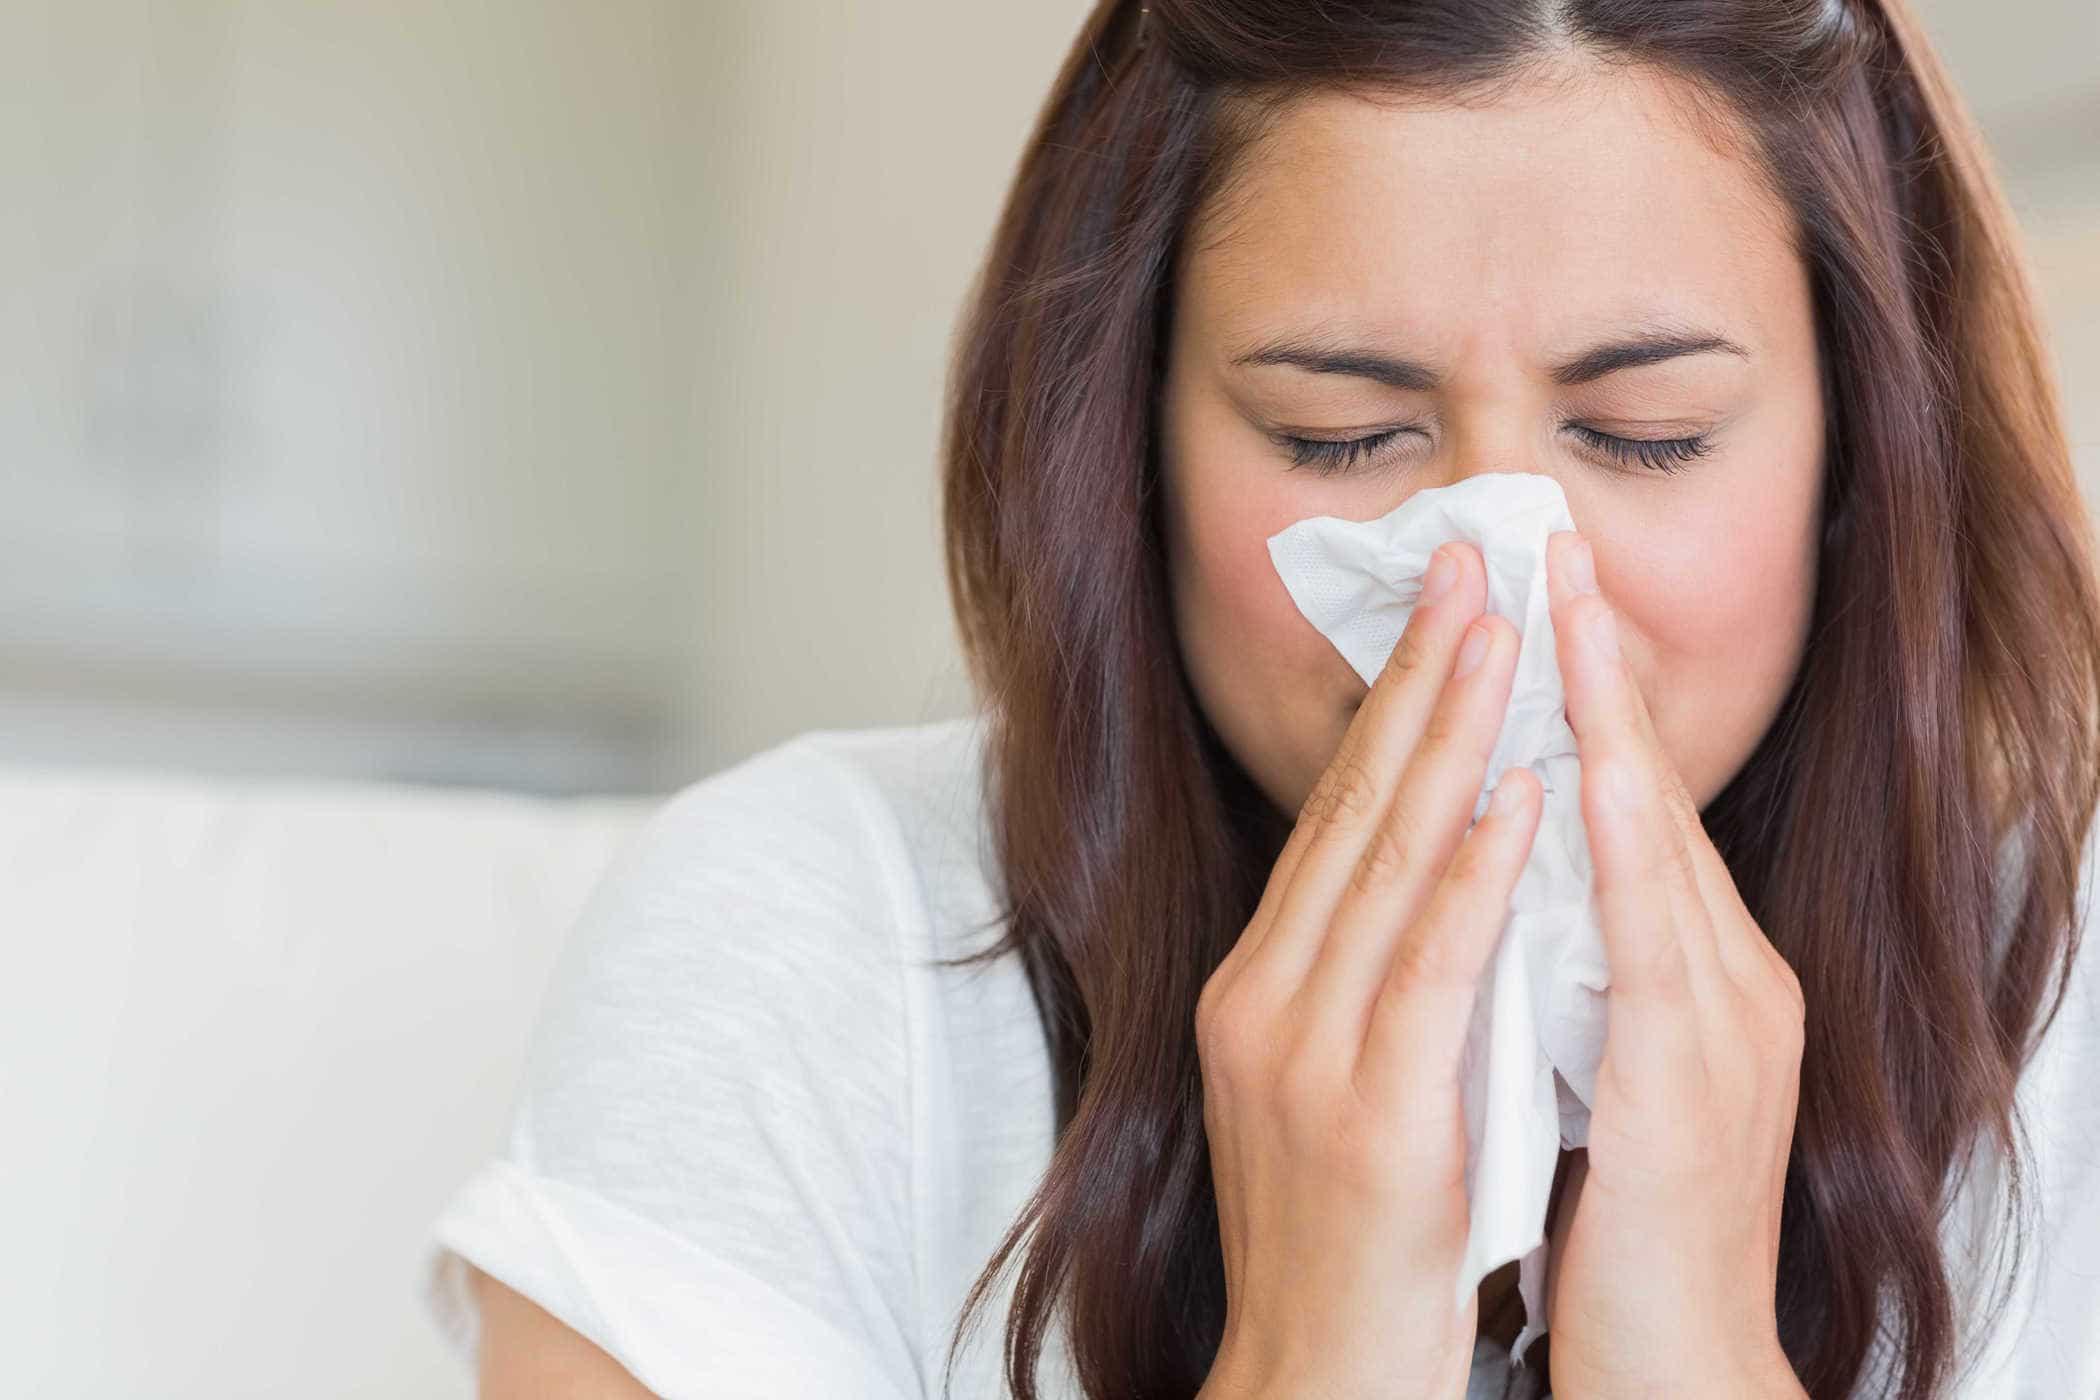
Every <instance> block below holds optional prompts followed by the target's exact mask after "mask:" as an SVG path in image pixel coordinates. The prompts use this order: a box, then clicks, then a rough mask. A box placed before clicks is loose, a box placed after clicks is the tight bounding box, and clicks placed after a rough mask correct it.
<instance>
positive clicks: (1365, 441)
mask: <svg viewBox="0 0 2100 1400" xmlns="http://www.w3.org/2000/svg"><path fill="white" fill-rule="evenodd" d="M1564 426H1566V427H1567V428H1568V429H1570V430H1571V431H1573V432H1574V434H1575V435H1576V436H1577V437H1579V438H1581V439H1582V440H1583V441H1585V442H1587V443H1589V444H1590V445H1591V446H1592V447H1595V448H1597V449H1598V450H1599V451H1602V452H1606V453H1609V454H1610V455H1611V456H1613V457H1616V458H1618V459H1619V460H1620V461H1622V462H1634V463H1638V464H1639V465H1641V466H1643V467H1647V468H1649V469H1651V470H1653V471H1658V472H1661V473H1663V474H1664V475H1665V476H1667V475H1671V474H1673V473H1676V472H1681V471H1683V470H1684V469H1685V467H1686V466H1687V465H1689V464H1690V463H1691V462H1693V461H1694V460H1696V459H1697V458H1700V457H1704V456H1705V455H1706V454H1707V453H1708V452H1710V451H1712V450H1713V439H1711V438H1708V437H1687V438H1622V437H1613V436H1612V435H1611V434H1610V433H1600V432H1598V431H1597V430H1596V429H1594V428H1586V427H1584V426H1583V425H1581V424H1580V423H1569V424H1565V425H1564ZM1407 431H1409V429H1406V428H1391V429H1388V430H1387V431H1385V432H1382V433H1372V434H1371V435H1370V436H1368V437H1360V438H1350V439H1348V440H1347V441H1344V442H1322V441H1319V440H1318V439H1315V438H1301V437H1291V436H1288V435H1285V436H1282V437H1281V438H1280V439H1279V441H1280V442H1281V443H1282V444H1283V446H1285V447H1287V448H1289V449H1290V451H1291V467H1292V469H1293V470H1296V469H1297V468H1299V467H1311V468H1312V469H1313V470H1314V471H1315V472H1316V473H1318V474H1319V475H1321V476H1331V475H1333V474H1334V473H1336V472H1342V471H1347V470H1348V469H1349V468H1350V467H1352V466H1354V465H1355V464H1356V462H1357V461H1358V460H1359V459H1360V458H1362V457H1363V456H1365V455H1366V454H1368V453H1370V452H1374V451H1376V450H1377V449H1378V448H1380V447H1383V446H1384V445H1385V444H1386V443H1388V442H1390V441H1392V440H1393V439H1394V438H1396V437H1398V436H1400V434H1402V433H1404V432H1407Z"/></svg>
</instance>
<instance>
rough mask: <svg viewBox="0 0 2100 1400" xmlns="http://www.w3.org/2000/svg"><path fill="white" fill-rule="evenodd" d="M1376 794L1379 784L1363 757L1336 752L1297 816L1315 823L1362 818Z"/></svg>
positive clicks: (1330, 823) (1368, 810)
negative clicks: (1361, 758)
mask: <svg viewBox="0 0 2100 1400" xmlns="http://www.w3.org/2000/svg"><path fill="white" fill-rule="evenodd" d="M1377 795H1378V785H1377V783H1376V782H1375V781H1374V780H1373V778H1372V777H1371V772H1370V770H1369V769H1367V768H1365V767H1364V765H1363V762H1362V760H1360V759H1359V758H1357V757H1356V756H1355V755H1354V754H1341V755H1337V756H1336V758H1335V760H1334V762H1332V763H1330V764H1328V765H1327V768H1326V771H1324V772H1322V773H1321V774H1320V780H1319V781H1318V782H1316V783H1314V784H1313V790H1312V792H1311V794H1310V795H1308V796H1307V797H1306V799H1305V806H1304V807H1303V809H1302V810H1301V811H1300V812H1299V814H1298V819H1299V820H1300V821H1301V822H1310V823H1312V824H1313V825H1315V826H1318V827H1332V826H1336V825H1339V824H1341V823H1344V822H1351V821H1361V820H1363V819H1364V818H1365V817H1366V816H1367V815H1368V814H1369V813H1370V812H1371V810H1372V808H1373V806H1374V805H1375V804H1376V802H1377Z"/></svg>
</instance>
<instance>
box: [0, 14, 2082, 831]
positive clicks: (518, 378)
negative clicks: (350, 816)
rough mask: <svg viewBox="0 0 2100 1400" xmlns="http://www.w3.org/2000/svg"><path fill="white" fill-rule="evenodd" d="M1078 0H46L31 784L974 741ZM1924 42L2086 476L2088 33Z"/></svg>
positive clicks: (11, 127) (36, 311)
mask: <svg viewBox="0 0 2100 1400" xmlns="http://www.w3.org/2000/svg"><path fill="white" fill-rule="evenodd" d="M1084 8H1085V7H1084V6H1083V5H1082V4H1080V3H1078V0H1041V2H1040V3H1035V4H1003V5H999V6H982V5H969V4H962V3H958V2H957V0H922V2H921V3H913V4H904V3H892V4H884V5H871V4H865V3H861V4H853V3H846V2H845V0H838V2H837V3H823V2H822V0H772V2H771V3H729V2H728V0H594V3H592V4H589V5H583V4H554V3H533V2H532V0H510V3H504V4H500V5H499V4H493V3H487V0H480V2H479V3H477V2H476V0H459V2H458V3H448V4H443V5H439V4H431V3H420V2H419V0H361V3H355V4H351V3H330V0H298V3H271V4H262V3H242V0H162V3H148V0H67V2H66V3H48V4H34V3H24V0H6V3H5V5H4V6H0V13H4V14H6V15H7V17H8V18H7V20H6V22H5V32H4V34H0V92H4V93H5V94H6V97H5V99H4V100H5V102H6V104H7V119H6V120H5V121H4V122H0V178H4V180H5V186H4V188H5V192H6V194H5V198H6V217H5V218H4V219H0V260H4V265H5V266H6V267H8V268H10V269H11V270H12V272H11V275H10V276H9V277H8V278H6V279H5V284H4V289H0V297H4V299H5V300H4V301H0V474H4V475H0V485H4V489H5V490H6V493H7V496H8V499H9V502H10V507H11V508H10V509H9V510H8V511H7V512H6V514H5V517H4V519H0V532H4V533H0V756H5V757H9V758H18V759H32V760H40V759H51V760H75V761H92V762H97V763H121V764H139V763H145V764H155V765H169V766H176V767H181V768H184V769H195V770H207V771H241V772H294V773H330V774H345V775H356V776H378V777H387V778H407V779H415V780H424V781H439V782H466V783H477V784H492V785H500V786H504V787H511V788H517V789H522V790H530V791H540V792H572V791H585V790H634V791H646V790H659V789H664V788H667V787H669V786H672V785H675V784H676V783H677V782H678V781H679V780H680V779H682V778H685V777H688V776H690V775H692V774H695V773H697V772H700V771H704V770H707V769H709V768H712V767H714V766H717V765H719V764H720V763H722V762H724V761H726V760H727V759H729V758H731V757H733V756H736V755H739V754H741V753H744V752H746V751H748V750H750V749H752V748H754V747H756V746H759V745H761V744H764V743H766V742H769V741H771V740H773V739H776V738H780V737H784V736H785V735H787V734H789V733H792V732H795V731H797V730H799V729H802V728H806V727H809V726H812V725H815V724H860V723H887V722H895V721H908V720H914V719H919V718H934V717H940V716H945V715H949V714H954V713H960V712H961V711H962V710H963V709H964V708H966V707H967V706H968V704H969V696H968V693H967V687H966V685H965V683H964V680H963V677H962V674H961V670H960V667H959V664H958V662H957V659H956V655H955V650H954V645H953V641H952V638H951V634H950V626H949V620H948V613H947V607H946V603H945V598H944V593H943V585H942V580H941V574H940V567H939V553H938V536H937V531H936V520H935V502H936V496H935V476H934V454H935V437H936V431H937V425H938V412H939V390H940V385H941V376H942V368H943V355H944V352H945V350H946V346H947V338H948V336H949V333H950V330H951V328H952V325H953V322H954V318H955V315H956V312H957V310H958V307H959V303H960V298H961V296H962V294H963V290H964V285H965V280H966V278H967V277H968V275H969V273H970V271H971V270H972V268H973V266H974V264H975V261H976V258H977V256H978V254H979V251H980V250H981V248H982V246H983V244H984V241H985V239H986V237H987V236H988V234H989V231H990V227H991V222H992V219H993V216H994V213H995V209H996V204H997V200H998V197H999V195H1000V193H1001V189H1002V182H1003V181H1004V179H1005V177H1006V175H1007V173H1008V171H1009V169H1010V167H1011V164H1012V162H1013V159H1014V157H1015V155H1016V153H1017V151H1018V148H1019V144H1020V141H1021V139H1022V137H1023V134H1024V132H1025V129H1026V124H1027V122H1028V119H1029V117H1030V115H1031V113H1032V108H1033V106H1034V104H1035V103H1036V102H1037V101H1038V100H1039V98H1040V97H1041V95H1042V92H1043V89H1044V88H1045V86H1046V85H1047V83H1048V81H1049V79H1050V77H1051V74H1052V72H1053V70H1054V66H1055V63H1056V61H1057V59H1058V57H1059V56H1060V54H1061V52H1062V50H1063V47H1064V45H1065V43H1066V42H1067V41H1068V39H1069V38H1070V35H1071V32H1072V29H1073V27H1074V25H1075V24H1076V23H1077V20H1078V17H1079V16H1080V15H1081V14H1082V13H1083V11H1084ZM1922 8H1923V9H1924V11H1925V13H1926V16H1927V18H1928V20H1929V21H1930V22H1931V24H1932V26H1933V28H1934V29H1935V31H1936V32H1937V33H1938V35H1939V36H1940V39H1941V42H1942V45H1943V48H1944V52H1945V54H1946V56H1947V57H1948V59H1949V60H1950V62H1951V63H1952V65H1953V67H1954V69H1955V72H1956V75H1957V77H1958V79H1959V80H1960V81H1961V82H1962V83H1963V84H1964V85H1965V89H1966V92H1967V94H1968V96H1969V98H1970V100H1971V102H1972V103H1973V105H1974V107H1975V108H1976V110H1977V112H1978V113H1979V115H1980V116H1981V117H1982V119H1983V121H1984V124H1985V126H1986V127H1987V129H1988V131H1989V134H1990V136H1991V138H1992V140H1993V141H1994V143H1995V146H1996V149H1997V152H1998V154H1999V157H2000V159H2001V161H2002V163H2003V170H2004V174H2005V176H2006V179H2007V181H2008V183H2009V185H2010V189H2011V192H2012V194H2013V196H2014V198H2015V199H2016V201H2017V202H2018V205H2019V209H2020V213H2021V215H2022V217H2023V219H2024V221H2025V227H2026V230H2027V234H2028V237H2029V240H2030V249H2031V253H2032V256H2033V259H2034V263H2035V269H2036V271H2037V273H2038V274H2039V278H2040V281H2041V284H2042V287H2043V289H2044V291H2045V292H2046V294H2047V297H2048V302H2049V311H2050V315H2051V322H2052V330H2053V332H2054V335H2055V338H2056V342H2055V349H2056V353H2057V355H2058V358H2059V363H2060V365H2061V368H2062V372H2063V376H2064V380H2065V383H2066V385H2067V386H2068V387H2069V388H2070V390H2071V392H2069V394H2068V401H2069V405H2070V408H2071V412H2072V415H2073V422H2072V428H2073V431H2074V433H2075V435H2076V437H2077V440H2078V451H2079V453H2080V454H2081V461H2082V464H2083V466H2084V468H2085V470H2086V471H2087V473H2088V475H2089V476H2090V475H2091V474H2092V473H2094V472H2100V457H2096V443H2100V400H2096V396H2095V394H2094V393H2092V392H2090V386H2092V385H2094V384H2095V383H2096V382H2100V339H2096V337H2100V4H2096V3H2095V0H2003V2H2002V3H1997V4H1990V5H1981V4H1977V3H1974V0H1925V3H1923V5H1922ZM959 113H967V114H968V117H967V119H966V120H963V119H958V114H959ZM2080 386H2087V389H2088V391H2087V392H2078V390H2079V388H2080Z"/></svg>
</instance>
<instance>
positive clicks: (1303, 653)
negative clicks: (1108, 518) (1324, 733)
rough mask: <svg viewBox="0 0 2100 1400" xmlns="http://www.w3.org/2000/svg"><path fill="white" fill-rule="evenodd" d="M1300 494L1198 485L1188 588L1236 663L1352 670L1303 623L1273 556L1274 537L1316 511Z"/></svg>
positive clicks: (1190, 522)
mask: <svg viewBox="0 0 2100 1400" xmlns="http://www.w3.org/2000/svg"><path fill="white" fill-rule="evenodd" d="M1318 513H1319V511H1318V509H1317V508H1314V507H1310V506H1308V504H1307V502H1306V501H1305V500H1304V499H1302V493H1298V492H1293V491H1290V490H1288V489H1284V488H1282V487H1279V486H1250V485H1248V484H1246V482H1245V480H1244V479H1242V480H1241V481H1239V482H1238V483H1236V485H1235V489H1232V490H1215V491H1204V490H1201V489H1200V488H1199V490H1198V491H1197V492H1196V493H1195V495H1194V498H1193V504H1192V505H1191V507H1190V509H1189V512H1188V515H1187V517H1186V519H1185V521H1184V523H1183V532H1184V533H1183V540H1182V543H1183V546H1184V549H1185V552H1186V560H1185V563H1184V565H1183V568H1182V571H1181V572H1182V575H1183V577H1182V580H1181V585H1182V588H1183V589H1184V590H1185V591H1186V592H1187V594H1188V602H1189V603H1190V604H1192V605H1193V608H1192V609H1190V610H1191V611H1194V612H1196V613H1198V614H1200V616H1199V617H1198V618H1195V619H1193V620H1196V621H1198V622H1199V623H1200V625H1201V626H1202V628H1203V630H1204V631H1205V632H1206V633H1207V634H1209V636H1210V638H1211V639H1212V640H1214V641H1216V642H1217V643H1218V644H1219V645H1220V646H1222V647H1227V648H1229V649H1230V651H1231V653H1232V657H1231V661H1232V664H1233V665H1235V666H1238V667H1245V668H1251V669H1258V670H1263V671H1273V670H1275V669H1278V666H1279V663H1280V665H1281V667H1282V668H1284V669H1290V670H1303V669H1305V668H1306V666H1307V664H1308V661H1310V662H1313V663H1316V664H1317V665H1318V666H1319V668H1320V669H1322V670H1326V669H1328V668H1327V667H1326V664H1325V662H1326V658H1328V657H1332V659H1333V660H1334V662H1336V663H1337V664H1339V665H1340V666H1341V668H1342V670H1343V671H1344V672H1345V673H1347V674H1349V675H1350V676H1352V677H1353V676H1354V674H1355V673H1354V672H1351V671H1349V669H1348V665H1347V663H1346V662H1343V661H1342V660H1341V657H1340V654H1339V653H1336V652H1335V651H1334V649H1333V647H1332V646H1331V645H1330V644H1329V643H1328V641H1327V639H1326V638H1325V637H1322V636H1321V635H1320V634H1319V632H1318V630H1316V629H1315V628H1314V627H1313V625H1312V624H1311V623H1309V622H1307V621H1306V620H1305V617H1304V615H1303V614H1301V613H1300V612H1299V611H1298V605H1297V604H1296V603H1293V602H1292V601H1291V595H1290V592H1289V590H1287V589H1286V588H1285V587H1284V586H1283V579H1282V578H1281V577H1280V576H1279V575H1278V574H1277V572H1276V565H1275V564H1274V562H1273V561H1271V560H1270V558H1269V536H1271V535H1273V534H1275V533H1276V532H1277V531H1279V530H1282V529H1285V528H1286V527H1288V526H1290V525H1293V524H1295V523H1296V522H1298V521H1299V520H1302V519H1304V518H1305V517H1306V516H1307V515H1311V514H1318Z"/></svg>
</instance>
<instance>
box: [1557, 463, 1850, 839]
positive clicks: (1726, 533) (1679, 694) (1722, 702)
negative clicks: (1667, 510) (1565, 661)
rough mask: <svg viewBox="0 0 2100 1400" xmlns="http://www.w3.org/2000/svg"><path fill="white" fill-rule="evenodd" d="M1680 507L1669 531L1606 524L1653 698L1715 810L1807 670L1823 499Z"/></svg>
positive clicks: (1689, 775)
mask: <svg viewBox="0 0 2100 1400" xmlns="http://www.w3.org/2000/svg"><path fill="white" fill-rule="evenodd" d="M1684 504H1685V503H1683V502H1679V505H1680V509H1679V510H1678V511H1676V512H1673V514H1672V517H1671V519H1670V522H1669V523H1668V525H1667V526H1666V527H1663V528H1655V527H1652V526H1648V527H1643V528H1641V529H1640V530H1639V532H1638V533H1637V534H1634V535H1631V536H1629V537H1626V538H1614V537H1613V535H1612V534H1611V532H1610V530H1609V529H1608V528H1594V529H1593V533H1594V535H1595V537H1596V540H1597V545H1596V548H1597V557H1598V581H1599V584H1600V586H1601V587H1602V588H1603V589H1604V591H1605V593H1606V595H1607V596H1608V597H1610V598H1611V599H1612V601H1613V603H1614V605H1615V606H1616V607H1617V608H1618V609H1619V612H1620V616H1621V618H1622V621H1623V625H1624V626H1625V628H1626V630H1627V632H1628V634H1629V640H1628V641H1627V643H1626V646H1627V652H1628V655H1629V657H1630V658H1631V664H1632V666H1633V669H1634V672H1635V675H1636V677H1637V678H1638V680H1639V682H1640V687H1641V693H1642V696H1643V698H1644V699H1645V700H1646V702H1647V705H1648V710H1649V713H1650V715H1651V716H1653V718H1654V721H1655V727H1656V731H1657V733H1658V735H1659V736H1660V737H1661V739H1662V741H1663V745H1664V747H1665V748H1666V749H1668V750H1669V753H1670V757H1671V759H1672V760H1673V761H1674V762H1675V763H1676V765H1677V767H1678V770H1679V772H1680V773H1681V774H1682V776H1683V777H1684V780H1685V784H1686V786H1688V787H1689V788H1691V789H1692V791H1693V795H1694V796H1695V797H1696V798H1697V799H1698V800H1699V801H1700V802H1701V803H1702V804H1703V803H1705V802H1706V801H1708V800H1710V799H1711V798H1712V797H1713V795H1714V794H1715V793H1717V792H1719V791H1720V789H1721V788H1722V787H1723V786H1725V785H1726V783H1727V781H1728V779H1729V778H1731V777H1732V776H1734V774H1735V772H1736V771H1737V770H1738V769H1739V768H1740V767H1741V766H1742V763H1743V762H1744V760H1746V759H1747V758H1748V757H1749V755H1750V751H1751V750H1752V749H1754V748H1755V747H1756V745H1757V741H1758V740H1759V739H1760V738H1761V737H1762V736H1763V734H1764V731H1765V728H1766V727H1767V726H1768V724H1769V723H1770V721H1771V718H1772V716H1773V714H1774V713H1775V712H1776V710H1777V707H1778V705H1779V702H1780V700H1781V699H1783V698H1784V696H1785V693H1786V689H1787V686H1788V685H1789V684H1790V683H1791V681H1792V680H1793V676H1794V671H1795V669H1796V667H1797V666H1798V664H1799V661H1800V655H1801V647H1802V644H1803V640H1804V636H1803V632H1804V628H1805V626H1806V623H1807V618H1808V609H1809V605H1810V603H1811V602H1812V600H1813V596H1814V587H1815V552H1814V540H1815V533H1814V525H1813V516H1814V512H1813V504H1814V503H1813V501H1812V500H1804V501H1801V502H1796V503H1794V504H1793V505H1792V507H1791V508H1785V507H1782V508H1776V509H1771V510H1767V511H1761V512H1744V511H1741V510H1735V511H1729V510H1725V509H1724V510H1716V511H1713V512H1701V511H1700V510H1698V509H1696V508H1693V509H1689V510H1686V509H1682V508H1681V507H1682V506H1683V505H1684Z"/></svg>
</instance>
